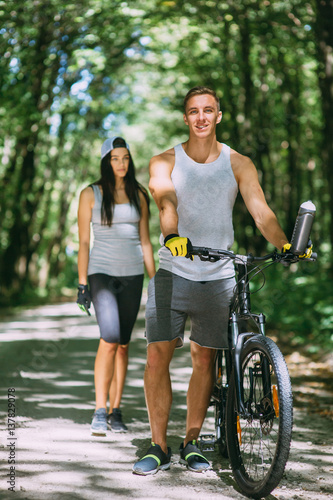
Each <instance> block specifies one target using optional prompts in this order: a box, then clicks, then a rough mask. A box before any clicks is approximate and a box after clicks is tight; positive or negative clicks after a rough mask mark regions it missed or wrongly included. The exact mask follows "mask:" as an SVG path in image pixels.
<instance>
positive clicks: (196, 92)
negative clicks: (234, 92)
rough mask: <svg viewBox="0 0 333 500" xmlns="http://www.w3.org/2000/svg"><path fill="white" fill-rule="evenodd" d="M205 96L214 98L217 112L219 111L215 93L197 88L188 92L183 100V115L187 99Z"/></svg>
mask: <svg viewBox="0 0 333 500" xmlns="http://www.w3.org/2000/svg"><path fill="white" fill-rule="evenodd" d="M206 94H208V95H212V96H213V97H214V99H215V101H216V105H217V111H220V99H219V98H218V96H217V95H216V92H215V91H214V90H212V89H210V88H208V87H201V86H198V87H193V88H192V89H191V90H189V91H188V92H187V94H186V96H185V98H184V111H185V114H186V106H187V103H188V101H189V99H191V97H193V96H195V95H206Z"/></svg>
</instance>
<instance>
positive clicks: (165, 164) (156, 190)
mask: <svg viewBox="0 0 333 500" xmlns="http://www.w3.org/2000/svg"><path fill="white" fill-rule="evenodd" d="M170 151H171V150H170ZM173 164H174V155H172V153H169V152H166V153H163V154H161V155H158V156H154V157H153V158H152V159H151V160H150V164H149V175H150V180H149V190H150V192H151V194H152V197H153V198H154V200H155V203H156V205H157V207H158V209H159V213H160V225H161V231H162V234H163V236H164V237H166V236H168V235H169V234H178V214H177V196H176V191H175V188H174V185H173V182H172V180H171V173H172V168H173Z"/></svg>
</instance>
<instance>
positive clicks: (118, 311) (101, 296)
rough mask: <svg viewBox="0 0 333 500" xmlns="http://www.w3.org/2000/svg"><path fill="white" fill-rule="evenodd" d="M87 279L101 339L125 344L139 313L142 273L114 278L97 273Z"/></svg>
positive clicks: (128, 339)
mask: <svg viewBox="0 0 333 500" xmlns="http://www.w3.org/2000/svg"><path fill="white" fill-rule="evenodd" d="M88 279H89V286H90V294H91V298H92V302H93V304H94V309H95V313H96V318H97V323H98V326H99V330H100V334H101V338H102V339H103V340H105V342H109V343H117V344H120V345H126V344H128V343H129V341H130V338H131V334H132V330H133V326H134V323H135V320H136V317H137V315H138V312H139V307H140V302H141V295H142V286H143V274H139V275H137V276H121V277H114V276H108V275H107V274H100V273H98V274H91V275H90V276H88Z"/></svg>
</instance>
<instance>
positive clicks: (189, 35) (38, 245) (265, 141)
mask: <svg viewBox="0 0 333 500" xmlns="http://www.w3.org/2000/svg"><path fill="white" fill-rule="evenodd" d="M332 16H333V14H332V6H331V4H330V3H329V2H328V1H327V0H323V1H321V2H316V1H314V0H311V1H310V2H305V3H304V2H300V1H299V0H288V1H287V2H279V1H272V0H258V1H256V2H253V1H252V0H245V1H244V0H233V1H231V0H223V1H221V2H213V1H211V0H209V1H207V0H192V1H191V2H189V1H184V2H176V1H173V0H171V1H166V0H136V1H134V0H127V1H123V2H119V1H118V0H82V1H81V2H73V1H68V2H65V1H64V0H48V1H47V2H44V1H42V0H31V1H30V2H16V1H15V2H14V0H7V1H6V2H4V1H2V0H1V1H0V21H1V29H0V50H1V54H2V55H3V56H2V57H1V59H0V116H1V122H0V154H1V157H2V161H1V163H0V181H1V186H2V196H1V200H0V214H1V218H2V224H1V228H0V273H1V298H0V302H2V303H5V304H10V303H13V302H15V301H17V300H21V301H25V300H31V297H32V296H33V295H34V294H36V296H37V298H38V300H41V297H43V296H45V297H51V295H52V296H57V295H58V294H64V293H69V290H75V288H76V252H77V248H78V241H77V228H76V210H77V203H78V195H79V192H80V190H81V189H82V188H83V187H84V186H86V185H87V184H89V183H90V182H92V181H93V180H95V179H96V178H97V177H98V175H99V151H100V145H101V143H102V141H103V139H104V138H105V137H106V136H108V135H114V134H123V135H125V137H126V139H127V140H128V142H129V143H130V144H131V150H132V152H133V156H134V160H135V164H136V168H137V172H138V177H139V180H140V181H141V182H142V183H143V184H144V185H147V184H148V162H149V159H150V157H151V156H153V155H154V154H157V153H158V152H161V151H162V150H165V149H167V148H169V147H172V146H173V145H175V144H176V143H177V142H181V141H183V140H186V137H187V129H186V126H185V124H184V122H183V119H182V114H183V110H182V101H183V97H184V95H185V93H186V92H187V90H188V89H189V88H191V87H192V86H194V85H207V86H211V87H213V88H214V89H215V90H216V91H217V93H218V95H219V96H220V98H221V105H222V111H223V120H222V123H221V125H220V126H219V127H218V130H217V136H218V140H220V141H222V142H226V143H228V144H229V145H230V146H231V147H233V148H234V149H236V150H237V151H239V152H241V153H244V154H246V155H249V156H250V157H251V158H252V160H253V161H254V163H255V165H256V166H257V168H258V173H259V176H260V181H261V184H262V186H263V188H264V191H265V194H266V197H267V200H268V202H269V204H270V206H271V207H272V208H273V210H274V211H275V212H276V213H277V215H278V218H279V221H280V223H281V225H282V227H283V228H284V229H285V231H286V234H287V235H288V236H290V235H291V231H292V227H293V223H294V219H295V216H296V213H297V209H298V205H299V204H300V203H301V202H302V201H304V200H305V199H308V198H311V199H312V200H313V201H314V202H315V204H316V206H317V218H316V221H315V224H314V228H313V234H312V239H313V241H314V244H315V247H316V246H317V247H318V246H319V245H321V248H322V255H321V259H320V260H319V261H318V264H316V266H317V267H316V269H317V279H314V277H310V276H309V277H308V278H307V280H308V281H307V282H306V284H304V283H302V282H300V281H297V279H298V277H297V272H296V273H290V275H288V276H289V278H288V279H289V280H291V281H288V282H286V284H285V285H286V288H287V287H294V288H292V289H293V296H294V295H295V297H296V296H297V297H298V295H300V299H301V298H302V297H303V298H306V297H307V293H308V291H309V290H310V291H311V297H316V301H315V302H314V304H313V308H312V307H308V308H307V310H306V312H305V313H304V315H302V319H299V320H298V321H295V320H296V319H297V318H296V316H297V314H296V312H295V310H294V309H293V308H292V306H291V301H289V300H285V301H284V302H283V304H282V305H281V307H282V308H283V309H282V310H283V315H282V316H280V319H279V314H280V313H279V310H278V309H277V310H276V312H274V311H273V312H272V313H271V314H272V320H273V322H274V323H275V324H276V325H277V326H278V327H279V328H280V327H281V328H282V327H283V329H285V328H291V325H293V326H292V329H293V331H294V328H299V329H300V330H299V335H300V336H302V335H303V334H304V332H305V330H306V329H307V328H308V327H307V326H306V325H308V324H309V325H310V326H311V328H310V327H309V328H310V329H311V332H312V333H311V335H317V333H316V332H321V334H322V336H323V338H328V336H329V330H330V325H331V323H330V322H331V317H332V315H331V309H330V299H329V297H330V290H329V283H330V281H329V280H328V279H327V276H330V273H331V268H332V266H331V258H330V251H331V243H332V240H333V229H332V228H333V224H332V214H333V178H332V176H333V153H332V140H331V138H332V136H333V123H332V116H333V95H332V90H331V89H332V88H333V86H332V74H333V71H332V60H331V56H330V54H331V53H332V50H333V48H332V47H333V41H332V37H331V34H332V30H329V29H327V27H330V26H332V23H333V19H332ZM234 226H235V236H236V243H235V248H237V249H239V251H245V252H248V251H255V252H265V251H266V242H265V240H264V239H263V238H262V236H261V235H260V234H259V232H258V231H257V229H256V228H255V225H254V222H253V220H252V218H251V217H250V215H249V214H248V211H247V209H246V207H245V206H244V203H243V202H242V200H241V199H238V200H237V204H236V207H235V214H234ZM151 233H152V241H153V244H154V248H155V255H156V259H157V250H158V247H159V243H158V238H159V221H158V213H157V209H156V207H155V206H154V204H153V203H152V217H151ZM318 276H320V277H321V280H322V281H321V282H320V285H319V281H318ZM299 278H301V276H299ZM284 279H287V278H284ZM280 280H281V275H280V274H279V275H274V276H273V277H272V280H270V281H269V284H268V287H267V292H266V293H267V296H269V294H270V293H271V292H272V293H273V295H272V296H273V297H275V295H274V293H277V292H276V290H279V286H280V285H277V284H278V283H280ZM296 285H297V286H296ZM276 287H277V288H276ZM326 287H327V288H326ZM302 294H304V295H302ZM274 300H275V299H274ZM297 304H303V302H302V300H298V301H297ZM274 314H275V316H274ZM282 317H283V323H281V321H282V319H281V318H282ZM279 321H280V323H279ZM288 321H289V323H288ZM296 323H297V325H298V326H297V327H296V326H294V325H295V324H296ZM302 325H303V326H302ZM302 332H303V333H302ZM297 335H298V333H297ZM318 335H319V333H318ZM315 338H316V339H317V337H315Z"/></svg>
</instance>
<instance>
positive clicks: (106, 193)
mask: <svg viewBox="0 0 333 500" xmlns="http://www.w3.org/2000/svg"><path fill="white" fill-rule="evenodd" d="M124 147H126V146H124ZM124 181H125V192H126V194H127V197H128V199H129V201H130V204H131V205H134V206H135V208H136V209H137V211H138V212H139V214H140V216H141V203H140V198H139V192H140V191H141V193H142V194H143V196H144V197H145V200H146V202H147V205H148V212H149V201H150V200H149V196H148V193H147V190H146V189H145V188H144V187H143V186H142V185H141V184H140V183H139V182H138V181H137V180H136V178H135V167H134V163H133V160H132V156H131V154H130V152H129V165H128V171H127V174H126V175H125V177H124ZM94 184H95V185H97V186H101V188H102V191H103V200H102V206H101V221H102V225H105V226H111V224H112V218H113V212H114V206H115V187H116V180H115V176H114V173H113V168H112V166H111V151H110V152H109V153H108V154H107V155H105V156H104V158H102V160H101V178H100V179H99V180H98V181H96V182H94ZM149 213H150V212H149Z"/></svg>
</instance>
